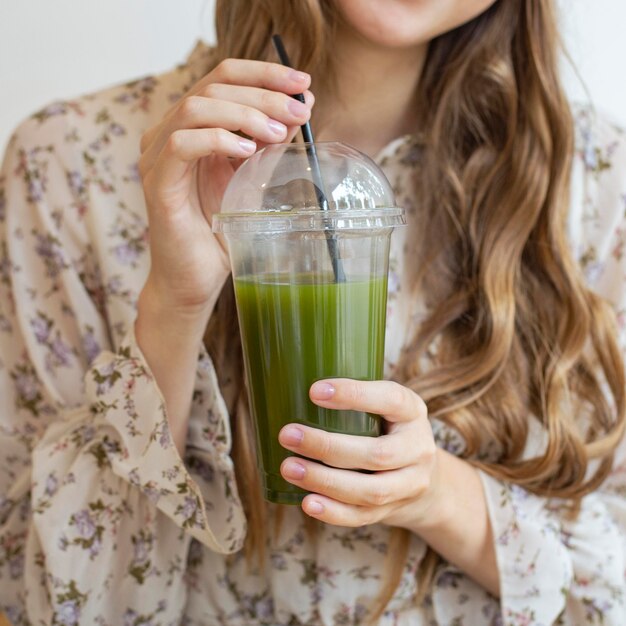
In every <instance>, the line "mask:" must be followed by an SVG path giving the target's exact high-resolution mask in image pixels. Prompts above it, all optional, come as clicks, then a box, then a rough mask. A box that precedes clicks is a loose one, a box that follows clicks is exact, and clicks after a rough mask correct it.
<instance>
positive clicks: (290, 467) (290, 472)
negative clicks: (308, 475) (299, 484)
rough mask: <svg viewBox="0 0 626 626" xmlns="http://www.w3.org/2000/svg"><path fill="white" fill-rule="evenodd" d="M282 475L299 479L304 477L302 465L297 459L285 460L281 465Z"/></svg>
mask: <svg viewBox="0 0 626 626" xmlns="http://www.w3.org/2000/svg"><path fill="white" fill-rule="evenodd" d="M283 476H285V477H286V478H293V479H294V480H300V479H302V478H304V465H302V464H301V463H298V462H297V461H285V463H284V465H283Z"/></svg>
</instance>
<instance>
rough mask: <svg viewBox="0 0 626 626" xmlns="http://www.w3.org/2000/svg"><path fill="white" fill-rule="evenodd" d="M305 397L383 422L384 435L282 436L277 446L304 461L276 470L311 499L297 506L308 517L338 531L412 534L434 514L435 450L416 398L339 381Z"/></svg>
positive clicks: (297, 432)
mask: <svg viewBox="0 0 626 626" xmlns="http://www.w3.org/2000/svg"><path fill="white" fill-rule="evenodd" d="M309 395H310V398H311V400H312V401H313V402H314V403H315V404H317V405H319V406H321V407H324V408H328V409H353V410H356V411H367V412H369V413H375V414H378V415H382V416H383V417H384V419H385V420H386V432H385V434H383V435H381V436H380V437H376V438H374V437H360V436H355V435H344V434H337V433H328V432H325V431H323V430H320V429H317V428H310V427H307V426H303V425H301V424H289V425H287V426H285V427H284V428H283V429H282V430H281V431H280V434H279V441H280V443H281V445H283V446H284V447H285V448H287V449H288V450H291V451H292V452H296V453H298V454H301V455H302V456H304V457H307V459H301V458H297V457H289V458H287V459H285V461H284V462H283V464H282V466H281V473H282V475H283V477H284V478H285V479H286V480H288V481H289V482H291V483H293V484H294V485H297V486H298V487H302V488H303V489H306V490H307V491H311V492H312V493H311V494H310V495H307V496H306V497H305V498H304V501H303V502H302V508H303V509H304V511H305V512H306V513H307V514H309V515H311V516H312V517H315V518H317V519H319V520H322V521H324V522H328V523H329V524H336V525H340V526H363V525H365V524H374V523H385V524H391V525H394V526H407V527H409V526H411V527H412V526H413V525H414V524H415V523H416V522H419V520H420V519H425V518H426V517H429V516H430V515H431V514H433V513H434V507H435V505H438V504H439V502H438V492H437V482H438V481H437V478H438V473H437V447H436V445H435V442H434V438H433V434H432V430H431V427H430V423H429V421H428V418H427V410H426V405H425V404H424V402H423V401H422V399H421V398H420V397H419V396H418V395H417V394H415V393H414V392H413V391H411V390H410V389H408V388H406V387H403V386H401V385H399V384H397V383H394V382H390V381H375V382H362V381H357V380H351V379H346V378H340V379H331V380H327V381H318V382H316V383H314V384H313V385H312V386H311V389H310V394H309ZM308 459H315V460H308ZM316 461H321V463H318V462H316ZM322 463H323V464H322ZM356 470H371V471H372V472H373V473H364V472H359V471H356Z"/></svg>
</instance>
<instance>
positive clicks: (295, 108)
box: [287, 98, 309, 117]
mask: <svg viewBox="0 0 626 626" xmlns="http://www.w3.org/2000/svg"><path fill="white" fill-rule="evenodd" d="M287 108H288V109H289V113H291V115H295V116H296V117H303V116H305V115H306V114H307V113H308V112H309V107H308V106H307V105H306V104H303V103H302V102H300V100H294V99H293V98H291V99H290V100H289V102H288V103H287Z"/></svg>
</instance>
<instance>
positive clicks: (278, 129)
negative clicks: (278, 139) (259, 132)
mask: <svg viewBox="0 0 626 626" xmlns="http://www.w3.org/2000/svg"><path fill="white" fill-rule="evenodd" d="M267 125H268V126H269V129H270V130H271V131H272V132H273V133H274V134H275V135H284V134H285V133H286V132H287V127H286V126H285V125H284V124H282V123H281V122H277V121H276V120H268V121H267Z"/></svg>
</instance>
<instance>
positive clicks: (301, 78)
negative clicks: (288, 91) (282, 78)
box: [289, 70, 309, 83]
mask: <svg viewBox="0 0 626 626" xmlns="http://www.w3.org/2000/svg"><path fill="white" fill-rule="evenodd" d="M289 80H293V81H295V82H297V83H307V82H308V81H309V75H308V74H305V73H304V72H298V71H297V70H291V72H289Z"/></svg>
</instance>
